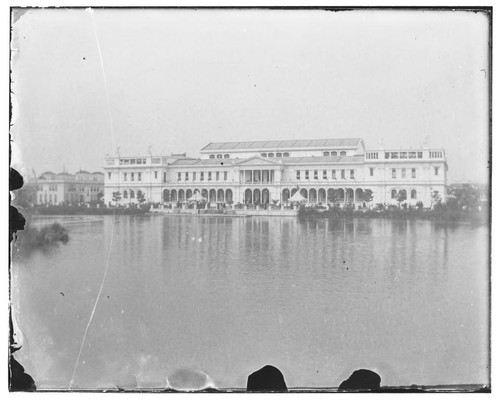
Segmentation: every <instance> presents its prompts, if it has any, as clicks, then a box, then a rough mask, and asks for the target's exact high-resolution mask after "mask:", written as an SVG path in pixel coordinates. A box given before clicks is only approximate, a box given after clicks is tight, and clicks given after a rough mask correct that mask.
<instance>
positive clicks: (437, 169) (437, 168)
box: [434, 167, 439, 176]
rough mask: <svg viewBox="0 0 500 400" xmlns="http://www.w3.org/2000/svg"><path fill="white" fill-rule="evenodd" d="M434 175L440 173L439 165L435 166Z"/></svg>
mask: <svg viewBox="0 0 500 400" xmlns="http://www.w3.org/2000/svg"><path fill="white" fill-rule="evenodd" d="M434 175H436V176H438V175H439V167H434Z"/></svg>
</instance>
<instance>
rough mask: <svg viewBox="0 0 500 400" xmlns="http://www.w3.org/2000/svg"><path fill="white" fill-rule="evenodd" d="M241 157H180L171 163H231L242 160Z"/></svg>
mask: <svg viewBox="0 0 500 400" xmlns="http://www.w3.org/2000/svg"><path fill="white" fill-rule="evenodd" d="M240 160H241V159H235V158H198V159H179V160H175V161H174V162H173V163H171V164H170V165H174V166H179V165H188V166H191V165H230V164H233V163H234V162H235V161H240Z"/></svg>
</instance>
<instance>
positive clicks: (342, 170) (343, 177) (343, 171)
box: [340, 169, 345, 179]
mask: <svg viewBox="0 0 500 400" xmlns="http://www.w3.org/2000/svg"><path fill="white" fill-rule="evenodd" d="M340 178H341V179H345V169H341V170H340Z"/></svg>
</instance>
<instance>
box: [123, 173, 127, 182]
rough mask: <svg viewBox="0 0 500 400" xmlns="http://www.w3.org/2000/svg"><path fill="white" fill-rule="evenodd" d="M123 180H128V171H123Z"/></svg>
mask: <svg viewBox="0 0 500 400" xmlns="http://www.w3.org/2000/svg"><path fill="white" fill-rule="evenodd" d="M123 180H124V181H126V180H127V173H126V172H124V173H123Z"/></svg>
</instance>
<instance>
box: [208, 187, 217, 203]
mask: <svg viewBox="0 0 500 400" xmlns="http://www.w3.org/2000/svg"><path fill="white" fill-rule="evenodd" d="M209 201H210V203H216V202H217V193H216V192H215V189H210V194H209Z"/></svg>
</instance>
